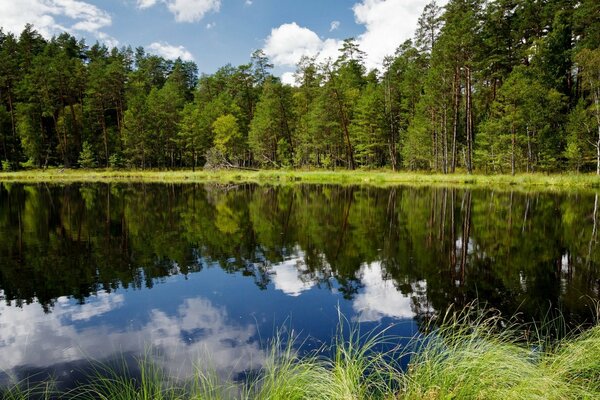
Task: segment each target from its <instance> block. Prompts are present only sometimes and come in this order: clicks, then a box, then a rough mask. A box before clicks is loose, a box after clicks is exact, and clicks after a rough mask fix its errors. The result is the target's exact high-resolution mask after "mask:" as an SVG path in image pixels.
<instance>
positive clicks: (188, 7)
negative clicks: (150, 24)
mask: <svg viewBox="0 0 600 400" xmlns="http://www.w3.org/2000/svg"><path fill="white" fill-rule="evenodd" d="M158 3H162V4H165V5H166V6H167V9H168V10H169V11H170V12H171V13H172V14H173V15H174V16H175V21H177V22H197V21H200V20H201V19H202V18H204V16H205V15H206V14H208V13H209V12H218V11H219V10H220V9H221V0H137V7H138V8H140V9H145V8H150V7H153V6H155V5H156V4H158Z"/></svg>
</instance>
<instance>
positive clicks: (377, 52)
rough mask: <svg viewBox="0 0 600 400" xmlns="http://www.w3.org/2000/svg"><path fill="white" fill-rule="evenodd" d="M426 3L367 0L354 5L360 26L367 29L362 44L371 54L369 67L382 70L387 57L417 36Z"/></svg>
mask: <svg viewBox="0 0 600 400" xmlns="http://www.w3.org/2000/svg"><path fill="white" fill-rule="evenodd" d="M440 3H445V1H442V2H440ZM426 4H427V0H363V1H361V2H360V3H357V4H355V5H354V7H353V8H352V10H353V11H354V17H355V19H356V23H358V24H361V25H364V26H365V32H364V33H363V34H361V35H360V36H359V37H358V41H359V44H360V47H361V48H362V50H363V51H365V52H366V53H367V59H366V60H365V61H366V64H367V68H380V67H381V64H382V62H383V58H384V57H385V56H387V55H392V54H394V52H395V50H396V49H397V48H398V46H399V45H400V44H402V43H403V42H404V41H405V40H407V39H410V38H412V37H413V35H414V33H415V30H416V28H417V20H418V19H419V15H421V12H422V11H423V8H424V7H425V5H426Z"/></svg>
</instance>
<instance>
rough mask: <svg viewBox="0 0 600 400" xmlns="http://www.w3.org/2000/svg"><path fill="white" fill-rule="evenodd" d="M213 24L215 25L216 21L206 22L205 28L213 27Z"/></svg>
mask: <svg viewBox="0 0 600 400" xmlns="http://www.w3.org/2000/svg"><path fill="white" fill-rule="evenodd" d="M215 26H217V23H216V22H209V23H208V24H206V29H209V30H210V29H212V28H214V27H215Z"/></svg>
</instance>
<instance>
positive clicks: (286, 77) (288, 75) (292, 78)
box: [281, 71, 297, 86]
mask: <svg viewBox="0 0 600 400" xmlns="http://www.w3.org/2000/svg"><path fill="white" fill-rule="evenodd" d="M281 83H283V84H284V85H290V86H296V85H297V83H296V75H295V74H294V73H293V72H289V71H288V72H284V73H283V74H281Z"/></svg>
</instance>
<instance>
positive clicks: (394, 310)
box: [352, 262, 425, 322]
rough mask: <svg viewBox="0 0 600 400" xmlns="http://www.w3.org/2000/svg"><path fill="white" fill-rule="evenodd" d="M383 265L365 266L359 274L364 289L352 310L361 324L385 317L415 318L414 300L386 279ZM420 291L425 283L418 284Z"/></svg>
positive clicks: (356, 298)
mask: <svg viewBox="0 0 600 400" xmlns="http://www.w3.org/2000/svg"><path fill="white" fill-rule="evenodd" d="M384 276H385V273H384V271H383V268H382V266H381V263H379V262H375V263H372V264H369V265H363V266H362V267H361V269H360V271H359V272H358V273H357V277H358V278H359V279H360V280H361V282H362V284H363V286H364V288H363V290H362V291H361V292H360V293H359V294H357V295H356V297H355V298H354V301H353V303H352V308H353V309H354V311H356V313H357V314H358V318H357V319H358V321H359V322H376V321H379V320H381V319H382V318H384V317H393V318H399V319H405V318H413V317H414V316H415V312H414V311H413V300H412V298H411V297H408V296H406V295H404V294H402V292H400V291H399V290H398V289H397V288H396V284H395V282H394V281H393V280H392V279H387V280H386V279H384ZM417 284H418V286H419V287H420V289H419V290H422V288H421V286H425V282H418V283H417Z"/></svg>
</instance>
